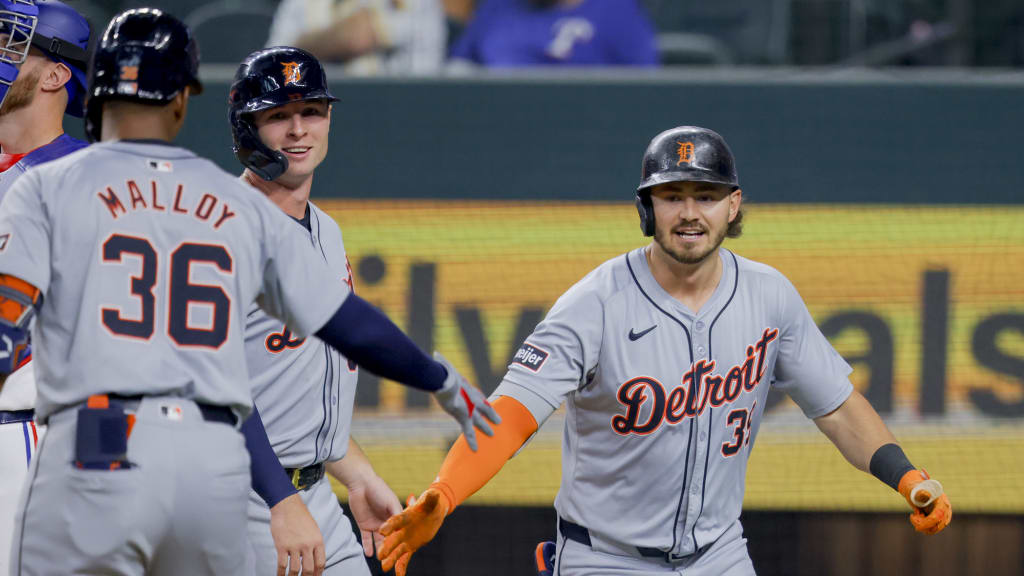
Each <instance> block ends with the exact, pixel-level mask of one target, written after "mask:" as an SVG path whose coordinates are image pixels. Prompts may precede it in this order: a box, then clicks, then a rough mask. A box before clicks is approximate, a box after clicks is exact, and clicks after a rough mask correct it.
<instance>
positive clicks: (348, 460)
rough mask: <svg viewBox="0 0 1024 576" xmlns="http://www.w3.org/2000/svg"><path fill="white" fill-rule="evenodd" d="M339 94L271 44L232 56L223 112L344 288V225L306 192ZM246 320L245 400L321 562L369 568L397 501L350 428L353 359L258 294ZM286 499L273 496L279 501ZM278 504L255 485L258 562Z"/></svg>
mask: <svg viewBox="0 0 1024 576" xmlns="http://www.w3.org/2000/svg"><path fill="white" fill-rule="evenodd" d="M336 100H337V98H335V97H334V96H333V95H331V93H330V91H329V90H328V87H327V80H326V75H325V74H324V70H323V68H322V67H321V65H320V62H318V61H317V59H316V58H315V57H314V56H313V55H312V54H310V53H308V52H306V51H305V50H301V49H298V48H291V47H274V48H268V49H264V50H259V51H257V52H254V53H253V54H251V55H249V57H247V58H246V59H245V61H243V62H242V64H241V65H240V66H239V68H238V71H237V73H236V74H235V80H234V82H233V84H232V87H231V91H230V102H229V106H230V112H229V115H230V120H231V127H232V136H233V138H234V142H235V146H234V148H235V153H236V155H237V156H238V158H239V161H241V162H242V164H243V166H245V167H246V170H245V172H244V173H243V175H242V180H243V181H245V182H247V183H248V184H250V185H252V186H253V187H254V188H256V189H258V190H259V191H261V192H262V193H263V194H265V195H266V196H267V197H268V198H270V199H271V200H272V201H273V202H274V203H275V204H277V205H278V207H279V208H281V209H282V210H283V211H284V212H285V213H286V214H288V215H289V216H291V217H292V219H294V220H295V221H296V227H297V228H300V229H301V230H302V231H303V232H304V233H305V234H306V235H308V238H309V246H308V249H309V250H311V251H313V252H314V253H315V254H316V256H317V257H320V258H322V259H323V260H324V261H325V262H326V263H327V265H328V267H329V268H330V269H331V271H332V272H333V273H334V275H335V279H336V282H344V283H345V284H347V285H348V287H349V288H350V289H352V288H353V282H352V271H351V268H350V266H349V262H348V257H347V256H346V254H345V246H344V242H343V241H342V235H341V230H340V229H339V228H338V224H337V223H336V222H335V221H334V219H333V218H331V217H330V216H328V215H327V214H326V213H325V212H323V211H322V210H321V209H320V208H318V207H317V206H316V205H315V204H313V203H312V202H310V201H309V194H310V189H311V187H312V184H313V174H314V170H315V169H316V167H317V166H318V165H319V164H320V163H321V162H322V161H323V159H324V157H325V156H326V154H327V145H328V137H329V132H330V112H331V104H332V102H334V101H336ZM254 154H255V156H256V158H271V159H276V161H275V162H273V163H271V164H263V163H261V162H259V161H254V160H253V158H254ZM278 173H279V175H276V176H275V174H278ZM245 331H246V337H245V340H246V341H245V351H246V357H247V359H248V364H249V370H250V373H251V375H252V385H253V400H254V403H255V405H256V407H257V408H258V409H259V412H260V415H261V417H262V422H263V425H264V426H265V428H266V434H267V435H268V436H269V438H270V443H271V445H272V446H273V449H274V453H275V454H276V455H277V457H278V459H279V460H280V462H281V464H282V465H283V466H284V467H285V468H286V469H287V474H288V477H289V478H290V479H291V480H292V482H293V484H294V486H295V488H296V489H297V490H298V496H290V497H292V498H301V501H302V502H303V503H305V505H306V507H307V508H308V509H309V511H310V512H311V513H312V515H313V518H314V519H315V521H316V524H315V526H319V531H315V533H314V536H315V537H316V538H318V539H319V538H320V534H321V532H322V534H323V536H322V545H323V546H324V547H325V557H326V571H325V572H326V573H327V574H336V575H341V574H345V575H351V576H355V575H359V574H365V575H367V576H368V575H369V569H368V567H367V564H366V560H365V558H364V557H363V554H362V552H363V551H364V548H365V550H366V553H367V555H372V553H373V545H372V541H373V535H372V532H374V531H375V530H376V529H378V528H379V527H380V525H381V524H383V522H384V521H385V520H387V518H388V517H389V516H391V515H392V514H395V513H397V512H399V511H401V509H402V506H401V504H400V502H399V501H398V498H397V497H396V496H395V494H394V493H393V492H392V491H391V490H390V489H389V488H388V487H387V485H386V484H385V483H384V482H383V480H381V479H380V478H379V477H378V476H377V475H376V474H375V473H374V471H373V467H372V466H371V465H370V463H369V460H367V458H366V457H365V455H364V454H363V453H362V451H361V450H360V449H359V447H358V445H356V444H355V443H354V442H353V441H351V440H350V438H349V428H350V426H351V423H352V410H353V405H354V401H355V390H356V380H357V377H358V372H357V370H358V368H357V367H356V365H355V363H353V362H350V361H349V360H348V359H346V358H345V357H344V356H342V355H341V354H339V353H338V352H337V351H335V350H333V349H331V348H329V347H328V346H326V345H325V344H324V343H323V342H322V341H321V340H319V339H317V338H316V337H311V338H299V337H297V336H295V335H294V334H292V332H291V330H290V329H289V328H288V327H287V326H285V325H283V324H282V323H281V321H280V320H277V319H276V318H274V317H272V316H270V315H268V314H267V313H266V312H263V311H262V310H260V309H259V308H258V307H255V306H254V307H253V309H252V310H251V311H250V312H249V316H248V318H247V321H246V329H245ZM325 471H326V472H329V473H331V475H333V476H335V477H338V478H339V480H342V481H343V483H344V484H346V486H347V488H348V489H349V503H350V506H351V508H352V510H353V514H355V516H356V518H355V519H356V521H357V523H358V524H359V526H360V527H361V528H363V540H364V547H363V548H361V547H360V546H359V542H358V541H357V540H356V538H355V535H354V534H353V533H352V528H351V524H350V523H349V520H348V519H347V518H346V517H345V515H344V513H343V511H342V509H341V507H340V506H339V505H338V499H337V497H336V496H335V495H334V491H333V490H332V489H331V484H330V482H329V480H328V478H327V477H326V476H325ZM285 500H287V498H286V499H285ZM285 500H282V501H281V503H282V504H287V502H285ZM268 505H270V506H268ZM278 506H279V505H277V504H272V503H271V502H265V501H264V499H263V498H262V497H261V496H260V495H258V494H257V493H256V492H255V491H253V492H252V493H250V497H249V540H250V543H251V544H252V547H253V551H254V561H255V567H254V572H253V573H255V574H266V575H271V574H275V573H277V572H276V570H275V568H276V567H281V566H283V564H284V561H285V560H286V559H285V558H284V557H283V555H281V554H279V553H278V552H277V549H278V548H281V542H280V540H282V539H284V538H286V537H287V535H288V532H287V531H285V530H283V529H280V528H278V527H277V526H276V525H275V522H273V521H272V520H271V517H272V514H275V513H277V508H278ZM283 524H287V522H284V523H283ZM292 528H293V527H292ZM294 530H296V529H295V528H293V531H294ZM279 532H280V533H283V535H279V534H278V533H279ZM379 537H380V536H379V534H377V538H379ZM275 541H277V544H278V546H277V547H275ZM318 544H319V542H318ZM285 547H286V548H287V546H285Z"/></svg>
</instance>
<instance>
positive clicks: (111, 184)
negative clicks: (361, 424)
mask: <svg viewBox="0 0 1024 576" xmlns="http://www.w3.org/2000/svg"><path fill="white" fill-rule="evenodd" d="M201 90H202V85H201V84H200V82H199V80H198V50H197V48H196V45H195V42H194V39H193V38H192V35H191V32H190V31H189V30H188V28H187V27H185V26H184V24H182V23H181V22H180V21H178V20H177V19H175V18H174V17H172V16H170V15H168V14H165V13H163V12H161V11H159V10H156V9H149V8H143V9H134V10H128V11H126V12H123V13H122V14H120V15H118V16H117V17H115V18H114V19H113V20H112V21H111V23H110V24H109V26H108V27H107V29H106V31H105V32H104V35H103V37H102V39H101V40H100V42H99V44H98V47H97V49H96V53H95V54H94V56H93V61H92V63H91V66H90V76H89V95H90V96H89V99H88V102H87V106H86V132H87V134H88V135H89V137H90V138H91V139H93V140H101V142H99V143H98V144H95V145H93V146H90V147H88V148H85V149H83V150H80V151H78V152H76V153H74V154H71V155H68V156H65V157H64V158H61V159H58V160H55V161H52V162H50V163H47V164H45V165H43V166H39V167H36V168H34V169H32V170H30V171H28V172H26V173H25V174H24V175H22V176H21V177H20V178H19V179H18V181H17V182H16V183H15V184H14V186H13V187H12V188H11V190H10V191H9V192H8V194H7V196H6V197H5V198H4V200H3V203H2V204H0V373H5V374H6V373H10V372H11V371H12V368H13V365H14V361H13V359H14V358H17V357H18V355H19V354H20V353H21V350H22V349H23V348H24V346H25V345H26V343H27V340H28V334H27V330H28V329H29V325H30V323H31V330H32V339H33V347H34V351H35V360H34V362H35V368H36V382H37V398H36V418H37V419H38V420H39V421H40V422H44V423H47V424H48V425H49V430H48V433H47V435H46V436H45V437H44V439H43V440H42V442H41V443H40V446H39V450H38V454H37V457H36V458H35V459H34V460H33V462H32V468H31V470H30V471H29V482H28V485H27V487H26V489H25V490H24V491H23V495H22V501H21V503H20V505H19V510H18V514H17V517H16V520H15V523H16V524H15V530H16V533H15V536H14V542H13V545H12V557H11V563H12V568H11V573H12V574H26V575H28V574H81V573H103V574H118V575H121V574H132V575H136V574H143V573H145V574H210V575H212V574H243V573H244V572H245V565H246V557H247V554H248V551H249V546H248V542H247V538H246V530H245V526H246V522H247V514H246V508H247V500H248V498H247V493H248V487H249V485H250V473H249V465H250V461H249V460H250V459H249V453H248V451H247V450H246V442H245V438H244V437H243V436H242V434H241V433H239V430H238V426H239V423H240V421H242V420H244V419H245V418H246V417H247V416H248V415H249V412H250V408H251V406H252V398H251V394H250V383H249V378H248V369H247V366H246V358H245V351H244V332H243V331H244V326H245V321H244V319H245V317H246V315H247V314H248V312H249V310H250V306H251V304H252V303H253V302H258V303H259V304H260V306H261V307H262V308H263V309H264V310H266V311H268V312H270V313H271V314H273V315H274V316H275V317H277V318H279V319H280V320H281V321H282V322H284V323H286V324H287V325H288V326H289V328H290V329H291V330H293V331H294V334H295V335H296V337H304V336H306V335H311V334H316V335H317V336H318V337H319V338H320V339H322V340H324V341H325V342H327V343H328V344H329V345H331V346H332V347H335V348H337V349H339V350H341V351H343V353H344V354H345V355H346V357H348V358H352V359H354V360H355V361H357V362H359V363H360V364H361V365H363V366H366V367H367V368H369V369H371V370H373V371H374V372H377V373H379V374H381V375H382V376H385V377H387V378H391V379H395V380H398V381H400V382H402V383H404V384H407V385H410V386H415V387H418V388H421V389H424V390H430V391H433V392H434V394H435V397H436V398H437V399H438V401H439V402H440V404H441V405H442V407H443V408H444V409H445V410H446V411H447V412H449V413H450V414H451V415H453V416H454V417H455V418H456V419H457V420H458V421H459V422H460V424H461V425H462V429H463V430H464V434H467V436H468V437H470V438H475V435H476V434H475V429H474V426H476V427H479V428H480V429H481V430H482V431H483V432H484V433H488V432H490V429H489V427H488V425H487V423H486V418H487V417H491V418H493V419H494V420H497V416H496V415H495V414H494V413H493V410H492V409H491V408H490V407H489V406H488V405H487V404H486V402H485V400H484V399H483V398H482V395H481V394H480V392H479V391H478V390H476V389H474V388H472V387H471V386H468V385H467V384H466V383H465V381H464V380H463V379H462V378H461V377H459V376H458V374H457V373H456V372H455V371H454V370H452V369H451V368H450V367H446V366H445V365H444V364H442V363H441V362H438V361H436V360H433V359H431V358H429V357H428V356H426V355H425V354H424V353H423V352H422V351H420V350H419V349H418V348H416V347H415V345H414V344H413V343H412V342H411V341H410V340H409V339H408V338H407V337H405V336H404V334H402V333H401V332H400V331H399V330H398V329H397V328H396V327H395V326H394V324H392V323H390V321H388V320H387V318H386V317H385V316H383V314H381V313H380V312H379V311H377V310H376V309H374V308H373V307H372V306H370V305H369V304H367V303H366V302H365V301H363V300H362V299H360V298H359V297H357V296H355V295H353V294H351V291H350V290H349V288H348V286H347V285H345V284H344V283H343V282H338V281H337V280H338V279H337V277H336V275H335V274H334V273H333V272H332V271H331V270H330V269H329V268H328V267H327V266H326V265H325V264H324V262H323V259H322V258H320V257H317V256H316V254H314V253H313V252H312V251H311V250H309V237H308V235H305V234H302V233H301V229H300V228H299V227H297V226H295V223H294V222H293V221H291V220H290V219H289V218H288V217H287V216H286V215H285V214H283V213H282V212H281V211H280V210H279V209H278V208H277V207H276V206H274V205H273V204H272V203H271V202H269V201H268V200H267V199H266V198H265V197H264V196H263V195H262V194H258V193H254V191H253V189H252V188H251V187H249V186H246V185H245V184H243V183H242V182H239V181H238V179H236V178H235V177H233V176H231V175H229V174H227V173H225V172H224V171H222V170H220V169H218V168H217V167H216V166H215V165H214V164H213V163H212V162H209V161H208V160H205V159H201V158H198V157H196V156H195V155H193V154H192V153H191V152H189V151H187V150H184V149H181V148H177V147H174V146H172V145H170V144H169V142H170V141H171V140H173V138H174V137H175V135H176V134H177V133H178V131H179V130H180V129H181V127H182V124H183V123H184V119H185V112H186V107H187V98H188V96H189V94H190V93H198V92H200V91H201ZM352 326H359V327H360V328H361V330H359V331H355V330H352V329H351V327H352ZM254 459H255V456H254ZM313 571H314V572H315V570H313Z"/></svg>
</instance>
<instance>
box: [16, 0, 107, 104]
mask: <svg viewBox="0 0 1024 576" xmlns="http://www.w3.org/2000/svg"><path fill="white" fill-rule="evenodd" d="M0 33H2V34H6V39H5V40H4V41H3V42H0V44H2V45H0V103H2V102H3V99H4V97H5V96H7V90H8V89H9V88H10V86H11V84H13V83H14V80H15V79H16V78H17V77H18V69H19V67H20V65H21V63H22V62H24V61H25V58H26V57H27V56H28V51H29V48H30V47H35V48H38V49H39V50H42V51H43V52H44V53H45V54H46V55H47V57H49V58H50V59H51V60H53V61H55V62H61V63H63V64H64V65H65V66H67V67H68V68H69V69H70V70H71V80H70V81H69V82H68V83H67V84H66V85H65V88H66V89H67V91H68V104H67V107H66V109H65V111H66V112H67V113H68V114H71V115H72V116H78V117H81V116H82V114H83V109H82V102H83V100H84V97H85V69H86V67H87V66H88V64H89V53H88V48H89V22H88V21H87V20H86V19H85V17H84V16H82V15H81V14H79V13H78V12H76V11H75V10H74V8H71V7H70V6H68V5H67V4H64V3H63V2H59V1H58V0H35V2H31V1H29V0H0Z"/></svg>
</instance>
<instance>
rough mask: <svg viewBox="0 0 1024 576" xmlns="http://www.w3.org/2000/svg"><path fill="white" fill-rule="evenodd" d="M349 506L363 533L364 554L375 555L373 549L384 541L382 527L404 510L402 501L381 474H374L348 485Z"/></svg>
mask: <svg viewBox="0 0 1024 576" xmlns="http://www.w3.org/2000/svg"><path fill="white" fill-rule="evenodd" d="M348 506H349V508H350V509H351V510H352V519H353V520H355V521H356V525H357V526H359V531H360V533H361V535H362V541H363V554H365V555H367V556H373V549H374V547H375V546H376V547H377V548H378V549H379V548H380V547H381V544H383V543H384V536H383V535H382V534H381V533H380V527H381V526H382V525H383V524H384V522H386V521H387V520H388V518H390V517H391V516H394V515H395V514H398V513H400V512H401V511H402V503H401V502H399V501H398V496H395V493H394V492H392V491H391V488H389V487H388V485H387V483H385V482H384V480H383V479H381V477H380V476H377V475H376V474H374V475H373V476H372V477H371V478H370V479H369V480H368V481H367V482H365V483H364V484H360V485H358V486H355V487H352V486H349V487H348Z"/></svg>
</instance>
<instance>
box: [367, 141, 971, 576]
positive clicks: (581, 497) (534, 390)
mask: <svg viewBox="0 0 1024 576" xmlns="http://www.w3.org/2000/svg"><path fill="white" fill-rule="evenodd" d="M636 200H637V209H638V211H639V213H640V220H641V228H642V229H643V232H644V234H645V235H647V236H653V237H654V241H653V242H651V244H650V245H648V246H646V247H643V248H638V249H636V250H633V251H630V252H628V253H626V254H623V255H621V256H617V257H615V258H613V259H611V260H609V261H607V262H606V263H604V264H602V265H601V266H599V267H598V268H597V269H595V270H594V271H593V272H591V273H590V274H588V275H587V276H586V277H585V278H583V279H582V280H581V281H580V282H578V283H577V284H576V285H575V286H573V287H572V288H570V289H569V290H568V291H567V292H566V293H565V294H564V295H562V297H561V298H559V299H558V301H557V302H556V303H555V305H554V306H553V307H552V308H551V310H550V311H549V312H548V315H547V317H546V318H545V319H544V320H543V321H542V322H541V323H540V324H539V325H538V326H537V328H536V329H535V331H534V332H533V334H532V335H531V336H530V337H529V338H527V339H526V342H525V343H524V344H523V345H522V347H521V348H520V349H519V351H518V352H517V353H516V354H515V356H514V359H513V361H512V364H511V365H510V367H509V371H508V373H507V374H506V375H505V378H504V380H503V381H502V382H501V384H500V385H499V386H498V388H497V390H496V391H495V393H494V395H495V397H496V400H495V401H494V406H495V408H496V409H497V410H498V412H499V414H501V415H502V419H503V424H502V425H501V426H498V427H497V428H496V430H495V435H494V437H492V438H488V439H486V442H485V444H486V445H485V446H484V447H483V448H484V449H482V450H481V451H480V453H479V454H472V453H470V452H469V451H468V450H466V449H465V447H464V446H463V445H461V444H460V443H458V442H457V443H456V445H455V446H454V447H453V448H452V450H451V451H450V452H449V454H448V457H447V459H446V460H445V463H444V464H443V465H442V468H441V472H440V474H439V475H438V479H437V481H436V482H435V483H434V484H432V485H431V487H430V488H429V489H428V490H427V491H426V492H424V494H423V495H422V496H421V497H420V499H419V500H418V501H417V503H416V504H415V505H414V506H412V507H411V508H409V509H407V510H406V511H404V512H402V513H401V514H399V515H398V516H396V517H394V518H392V519H390V520H388V522H387V523H386V524H385V525H384V526H383V527H382V529H381V532H382V533H383V534H385V535H386V539H385V541H384V544H383V546H382V547H381V549H380V555H381V558H382V559H383V565H384V567H385V568H387V567H390V566H391V565H393V564H394V565H396V568H397V573H398V574H399V576H402V575H403V574H404V572H405V566H406V565H407V564H408V558H409V555H410V554H411V553H412V552H413V551H415V550H416V549H417V548H418V547H419V546H422V545H423V543H425V542H427V541H429V539H430V538H431V537H432V536H433V534H434V533H435V532H436V531H437V529H438V527H439V526H440V524H441V522H442V520H443V518H444V516H445V514H448V513H450V512H451V510H452V509H453V508H454V507H455V506H456V505H458V504H459V503H460V502H462V501H463V500H464V499H465V498H467V497H468V496H469V495H470V494H472V493H473V492H474V491H475V490H477V489H479V488H480V487H481V486H482V485H483V484H484V483H485V482H486V481H487V480H488V479H490V478H491V477H492V476H493V475H494V474H495V473H497V471H498V470H499V469H500V467H501V465H502V464H504V462H505V460H506V459H507V458H509V457H511V456H512V455H513V454H514V453H515V451H516V450H518V449H519V448H520V447H521V446H522V445H523V443H524V442H525V441H526V440H527V439H528V438H529V437H530V435H531V434H533V432H534V431H536V430H537V427H538V424H540V423H543V422H544V421H545V419H547V418H548V416H550V415H551V413H552V412H553V411H554V410H555V409H556V408H557V407H558V406H560V405H561V404H562V403H563V402H565V403H566V405H567V411H566V420H565V433H564V436H563V444H562V485H561V488H560V490H559V493H558V497H557V498H556V500H555V508H556V510H557V512H558V541H557V547H556V558H555V562H554V567H553V571H554V574H557V575H563V576H576V575H583V574H586V575H590V576H592V575H608V576H612V575H615V576H621V575H623V574H628V575H637V576H639V575H648V574H651V575H653V574H685V575H687V576H712V575H714V576H723V575H730V576H732V575H748V574H753V573H754V567H753V566H752V564H751V561H750V557H749V555H748V553H747V547H746V540H745V539H744V538H743V529H742V527H741V525H740V521H739V518H740V507H741V505H742V503H743V491H744V481H745V475H746V467H747V458H748V457H749V454H750V450H751V449H752V448H753V445H754V439H755V437H756V436H757V431H758V429H759V428H760V424H761V419H762V415H763V413H764V409H765V404H766V402H765V398H766V396H767V394H768V390H769V388H771V387H776V388H779V389H780V390H784V391H786V392H787V393H788V394H789V396H790V397H791V398H792V399H793V400H794V401H795V402H796V404H797V405H798V406H799V407H800V408H801V409H802V410H803V412H804V413H805V414H806V415H807V417H809V418H812V419H814V421H815V423H816V424H817V425H818V427H819V428H820V429H821V430H822V431H823V432H824V433H825V435H826V436H828V438H829V439H830V440H831V441H832V442H833V443H834V444H835V445H836V446H837V447H838V448H839V450H840V451H841V452H842V453H843V455H844V456H845V457H846V458H847V460H849V462H850V463H851V464H853V465H854V466H856V467H857V468H859V469H861V470H864V471H870V472H871V473H873V474H874V475H876V476H877V477H879V478H880V479H881V480H883V481H885V482H886V483H888V484H889V485H890V486H892V487H893V488H894V489H899V491H900V493H901V494H903V495H904V496H905V497H907V499H908V502H909V501H910V500H911V492H912V491H913V490H914V489H915V488H918V487H919V486H920V485H922V484H925V480H926V478H927V477H926V475H925V474H924V473H923V472H922V471H919V470H915V469H914V467H913V466H912V465H911V464H910V463H909V462H908V461H907V458H906V456H905V455H904V454H903V451H902V450H901V449H900V447H899V445H898V444H896V441H895V439H894V438H893V436H892V434H891V433H890V432H889V430H888V429H887V428H886V427H885V425H884V424H883V423H882V420H881V419H880V418H879V416H878V414H877V413H876V412H875V411H874V409H873V408H872V407H871V406H870V405H869V404H868V402H867V401H866V400H865V399H864V397H863V396H861V395H860V394H859V393H858V392H856V391H854V389H853V386H852V385H851V384H850V382H849V380H848V375H849V373H850V372H851V369H850V367H849V365H848V364H847V363H846V362H845V361H844V360H843V359H842V358H841V357H840V356H839V354H838V353H836V351H835V350H834V349H833V348H832V346H831V345H830V344H829V343H828V341H827V340H826V339H825V337H824V336H823V335H822V334H821V332H820V331H819V330H818V328H817V327H816V326H815V324H814V321H813V319H812V318H811V315H810V314H809V313H808V311H807V308H806V307H805V305H804V303H803V301H802V300H801V298H800V295H799V294H798V293H797V291H796V289H795V288H794V287H793V285H792V284H791V283H790V282H789V281H788V280H787V279H786V278H785V277H784V276H782V274H780V273H779V272H778V271H776V270H774V269H773V268H771V267H769V266H766V265H764V264H760V263H757V262H753V261H751V260H748V259H746V258H743V257H741V256H739V255H737V254H734V253H732V252H730V251H729V250H726V249H724V248H722V247H721V244H722V241H723V240H724V239H725V238H726V237H727V236H728V237H736V236H739V234H740V233H741V227H740V226H741V221H742V210H741V205H742V192H741V191H740V188H739V180H738V178H737V175H736V170H735V166H734V162H733V156H732V153H731V151H730V150H729V148H728V146H727V145H726V143H725V141H724V140H723V139H722V137H721V136H719V135H718V134H716V133H715V132H713V131H711V130H707V129H705V128H697V127H690V126H684V127H679V128H674V129H672V130H668V131H666V132H663V133H661V134H659V135H658V136H656V137H655V138H654V140H653V141H652V142H651V143H650V145H649V147H648V148H647V151H646V153H645V155H644V158H643V173H642V180H641V183H640V186H639V188H638V192H637V198H636ZM928 482H935V481H933V480H929V481H928ZM938 494H939V491H938V490H935V492H934V494H933V495H938ZM927 500H933V501H931V502H928V501H927ZM914 502H915V504H917V505H914V506H912V509H913V513H912V514H911V521H912V523H913V524H914V526H915V528H917V529H918V530H919V531H923V532H927V533H934V532H937V531H939V530H941V529H942V528H943V527H944V526H946V525H947V524H948V523H949V520H950V518H951V514H952V512H951V508H950V504H949V499H948V498H947V497H946V496H945V495H942V496H940V497H939V498H937V499H933V498H926V499H925V500H923V501H922V500H917V499H916V498H915V500H914ZM919 506H920V507H919ZM538 553H543V547H541V549H540V550H539V551H538ZM539 564H541V566H540V567H542V565H543V563H542V562H539Z"/></svg>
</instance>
